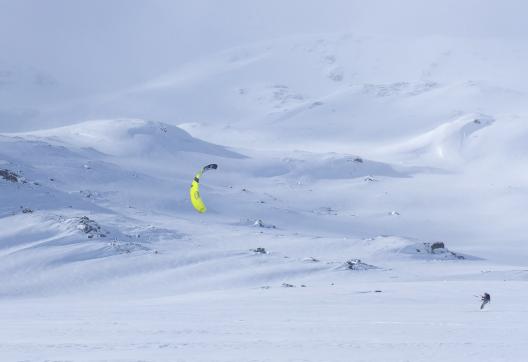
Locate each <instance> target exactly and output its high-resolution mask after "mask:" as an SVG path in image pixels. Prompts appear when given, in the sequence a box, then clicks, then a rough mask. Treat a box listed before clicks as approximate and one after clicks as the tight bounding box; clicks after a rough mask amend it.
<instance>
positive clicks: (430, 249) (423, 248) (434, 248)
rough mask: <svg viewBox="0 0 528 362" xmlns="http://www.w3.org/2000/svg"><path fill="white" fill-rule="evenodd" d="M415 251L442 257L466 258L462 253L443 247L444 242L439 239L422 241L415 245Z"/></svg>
mask: <svg viewBox="0 0 528 362" xmlns="http://www.w3.org/2000/svg"><path fill="white" fill-rule="evenodd" d="M415 250H416V253H421V254H428V255H434V256H435V257H439V258H442V259H466V257H464V256H463V255H460V254H457V253H455V252H452V251H451V250H449V249H447V248H446V247H445V244H444V243H443V242H441V241H437V242H432V243H429V242H424V243H422V244H417V245H416V246H415Z"/></svg>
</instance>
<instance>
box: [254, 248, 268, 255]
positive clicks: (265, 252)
mask: <svg viewBox="0 0 528 362" xmlns="http://www.w3.org/2000/svg"><path fill="white" fill-rule="evenodd" d="M250 251H252V252H254V253H255V254H269V253H268V251H266V249H265V248H256V249H250Z"/></svg>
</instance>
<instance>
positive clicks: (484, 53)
mask: <svg viewBox="0 0 528 362" xmlns="http://www.w3.org/2000/svg"><path fill="white" fill-rule="evenodd" d="M354 4H355V3H354ZM358 4H359V3H358ZM358 4H355V5H354V6H352V5H350V6H351V7H356V8H357V9H358V10H361V9H363V10H364V11H367V8H369V6H370V5H368V6H367V5H364V6H365V7H363V5H361V6H359V5H358ZM414 5H416V6H421V5H419V4H418V3H416V4H414ZM11 6H14V5H11ZM20 6H22V5H20ZM65 6H66V5H65ZM68 6H69V5H68ZM109 6H110V5H109ZM194 6H197V7H199V8H200V6H201V5H200V4H198V5H194ZM241 6H242V7H245V6H247V5H241ZM255 6H256V5H255ZM275 6H278V5H277V4H275V5H273V6H272V4H271V3H270V5H267V6H265V7H263V8H261V6H260V5H259V6H258V7H259V9H261V10H262V11H263V14H266V12H267V11H269V12H272V13H273V11H272V10H273V9H275ZM281 6H283V5H281ZM304 6H306V7H308V8H309V9H312V8H311V7H310V6H311V5H310V6H309V5H303V9H304V10H306V9H308V8H304ZM391 6H392V5H391ZM401 6H402V9H404V10H405V9H406V7H405V6H404V5H401ZM457 6H458V5H457ZM22 7H23V6H22ZM284 7H285V9H284V11H285V13H286V14H289V13H290V11H291V9H290V7H292V5H284ZM214 8H215V9H216V7H214ZM228 8H229V7H228ZM407 8H409V9H414V7H409V5H407ZM211 9H212V8H211ZM479 9H480V8H479ZM113 10H115V9H114V8H113V7H112V8H109V9H108V11H109V13H112V11H113ZM404 10H401V9H400V11H401V12H402V13H403V12H404ZM437 10H438V9H437ZM223 11H224V12H222V13H221V14H219V15H222V14H223V15H225V11H226V10H223ZM306 11H308V10H306ZM413 11H414V10H413ZM424 11H425V10H424ZM482 11H483V10H482V9H480V10H479V12H478V13H480V12H482ZM334 13H335V12H334ZM105 14H106V13H105ZM274 14H275V13H274ZM280 14H282V13H280ZM280 14H276V15H277V16H283V15H284V14H282V15H280ZM107 15H108V14H106V15H105V16H107ZM327 15H328V14H327ZM327 15H324V14H321V16H322V17H325V16H327ZM123 16H132V15H130V14H128V15H126V14H123ZM134 16H136V15H134ZM457 16H458V15H457ZM1 18H2V15H0V19H1ZM140 18H141V17H140ZM191 18H192V16H191ZM315 18H318V17H315ZM391 19H392V17H388V18H387V19H386V20H387V21H388V22H390V21H392V20H391ZM103 20H104V19H103ZM103 20H102V21H103ZM184 20H185V19H184ZM65 21H70V20H68V19H66V20H65ZM182 21H183V20H182ZM186 21H191V20H185V21H184V23H185V22H186ZM233 21H240V20H236V19H235V20H233ZM247 21H249V20H247ZM255 21H257V20H255ZM259 21H260V20H259ZM416 21H417V22H421V21H423V20H420V19H419V18H417V20H416ZM103 23H104V21H103ZM453 23H456V21H455V20H453ZM215 24H216V25H215ZM217 25H218V24H217V23H211V27H212V28H214V27H215V26H217ZM279 25H280V24H279ZM283 25H284V24H283ZM290 25H291V24H290ZM298 25H299V26H300V27H299V28H298V29H305V28H304V25H303V24H298ZM301 25H302V26H301ZM138 26H140V27H141V26H142V25H140V24H138ZM284 26H285V25H284ZM355 26H356V25H355ZM357 26H358V27H359V25H357ZM380 26H381V25H380ZM408 26H409V27H411V26H412V24H408ZM431 26H432V25H431ZM479 26H480V25H479ZM291 27H292V29H293V28H295V29H297V27H294V26H293V25H291ZM279 28H281V27H280V26H279ZM226 29H227V25H226ZM229 29H231V28H229ZM281 29H282V28H281ZM288 29H289V27H288ZM409 29H410V28H409ZM99 31H100V30H97V32H99ZM226 31H227V30H226ZM277 31H278V30H277ZM460 31H461V30H460ZM283 33H284V34H282V33H280V34H275V33H274V34H275V35H279V36H273V37H272V36H262V37H259V36H257V35H258V34H260V35H266V34H267V33H266V34H265V33H264V32H262V31H256V30H255V29H253V30H251V29H248V34H245V35H244V34H237V35H236V36H235V35H231V39H232V41H227V40H225V39H224V40H223V41H222V37H221V34H216V35H215V36H218V43H217V44H216V43H215V44H213V43H214V42H212V41H211V43H210V44H201V48H203V49H200V50H199V51H198V50H195V52H194V53H193V52H192V49H190V48H189V49H188V51H189V54H182V55H181V57H180V58H181V59H180V58H178V61H177V62H176V61H175V62H174V66H172V65H170V66H169V65H166V66H163V67H162V66H159V67H155V69H156V70H157V71H156V72H154V66H153V65H152V66H153V69H138V72H139V71H141V76H140V75H137V76H132V75H130V73H127V71H126V69H124V70H122V73H120V74H121V75H120V76H123V77H124V76H125V75H126V74H129V76H128V77H126V80H123V79H122V80H121V81H118V80H119V79H118V78H119V76H118V75H116V76H115V78H112V77H109V83H111V84H105V85H104V86H103V85H101V86H98V85H97V80H96V79H93V80H90V81H88V80H85V81H83V82H84V83H83V82H81V81H80V79H84V77H87V75H83V77H81V76H80V78H79V84H76V85H75V86H74V85H72V84H70V83H68V82H67V81H66V80H67V77H66V78H65V76H64V74H67V73H68V71H67V70H65V71H64V73H62V72H57V74H55V73H54V72H53V71H48V70H43V69H40V67H38V66H25V65H23V64H18V63H17V62H16V61H11V62H10V61H4V60H1V59H0V95H3V96H5V97H3V98H2V101H1V103H0V130H1V131H2V133H1V134H0V298H1V300H0V304H1V305H0V319H1V321H2V325H3V326H5V328H4V329H3V331H4V332H3V335H2V336H1V337H2V338H1V341H2V342H0V360H2V361H4V360H5V361H115V362H117V361H120V362H122V361H127V362H128V361H130V362H131V361H156V362H159V361H171V362H173V361H193V362H194V361H248V360H252V361H301V360H302V361H318V362H319V361H340V360H343V359H344V358H348V359H350V358H352V359H353V360H357V361H386V360H389V359H390V360H398V361H400V360H401V361H446V360H453V361H524V360H525V356H526V352H527V348H526V343H525V341H524V339H525V338H524V337H525V335H526V334H527V333H528V331H527V327H526V321H527V317H526V311H525V307H524V305H525V304H526V299H527V298H528V293H527V292H526V291H525V289H526V281H527V280H528V272H527V270H528V268H527V266H526V259H527V258H528V249H527V248H526V246H525V243H526V241H525V233H526V227H525V225H526V202H525V201H526V200H525V199H526V197H525V195H526V193H527V191H528V187H527V182H528V177H527V175H528V173H527V166H526V165H527V161H528V159H527V155H528V153H527V151H528V146H527V145H528V144H527V143H526V140H527V137H528V123H527V122H526V115H527V114H528V113H527V112H526V107H525V103H526V102H525V99H526V91H527V88H526V84H528V82H527V79H525V78H526V76H525V75H524V74H525V72H523V69H524V65H525V64H526V60H527V56H528V48H527V47H526V44H525V42H524V41H523V39H524V38H521V39H520V38H517V37H515V36H509V37H485V36H474V35H471V34H458V33H456V32H455V33H453V32H451V31H449V32H444V33H441V34H443V35H439V34H436V32H435V31H432V30H431V31H427V32H424V34H421V33H420V34H418V35H417V34H415V33H413V32H412V31H409V32H408V31H402V29H400V30H399V31H395V32H394V34H392V33H390V32H388V31H385V32H375V31H371V32H370V34H371V35H364V34H361V32H359V31H357V32H350V31H339V32H332V33H328V32H322V31H321V32H310V33H309V32H307V31H299V32H297V31H295V32H294V31H293V30H291V31H290V30H288V31H286V30H284V31H283ZM268 35H269V34H268ZM163 37H165V35H164V36H163ZM246 37H247V39H246ZM198 38H200V37H198ZM1 39H2V36H0V40H1ZM153 39H154V38H153ZM153 39H152V41H154V40H153ZM234 39H238V40H239V41H235V40H234ZM241 39H246V40H248V41H242V40H241ZM92 40H93V39H92ZM190 40H192V39H190ZM190 40H189V41H190ZM257 40H258V41H257ZM174 46H176V44H174ZM183 49H187V48H185V47H181V48H180V49H179V51H180V50H181V52H183ZM171 52H172V50H170V52H169V51H167V56H169V53H171ZM154 56H155V55H154V54H152V57H154ZM72 57H73V56H72ZM13 59H15V58H13ZM113 61H115V59H114V60H112V59H109V60H108V62H109V63H108V64H109V66H110V64H111V63H112V62H113ZM123 61H125V60H123ZM136 61H138V60H137V59H136V60H131V62H136ZM160 62H161V61H160ZM13 64H17V65H13ZM152 64H153V63H152ZM160 64H161V63H160ZM37 65H39V64H37ZM45 65H46V64H45V61H44V60H43V61H42V66H43V67H44V66H45ZM46 68H49V67H44V69H46ZM52 68H53V67H51V68H50V69H52ZM109 69H110V68H109ZM109 69H106V70H105V72H108V71H109ZM114 69H116V68H115V67H114ZM69 72H71V70H70V71H69ZM153 73H155V74H153ZM87 74H91V73H90V72H88V73H87ZM147 75H148V76H147ZM112 79H113V82H115V83H112ZM83 87H85V88H83ZM79 120H82V122H79ZM35 125H38V126H35ZM210 163H216V164H218V166H219V167H218V169H217V170H213V171H210V172H207V173H205V174H204V175H203V177H202V178H201V179H200V185H201V188H200V193H201V196H202V197H203V199H204V201H205V203H206V205H207V208H208V211H207V212H206V213H205V214H199V213H197V212H196V211H195V210H194V209H193V208H192V205H191V203H190V201H189V199H188V192H189V186H190V183H191V181H192V178H193V176H194V174H195V173H196V172H197V171H199V170H200V169H201V167H203V166H204V165H206V164H210ZM484 292H488V293H490V294H491V296H492V303H491V304H490V305H488V306H486V307H485V308H484V309H483V310H482V311H481V310H480V309H479V307H480V301H479V299H478V296H479V295H481V294H482V293H484Z"/></svg>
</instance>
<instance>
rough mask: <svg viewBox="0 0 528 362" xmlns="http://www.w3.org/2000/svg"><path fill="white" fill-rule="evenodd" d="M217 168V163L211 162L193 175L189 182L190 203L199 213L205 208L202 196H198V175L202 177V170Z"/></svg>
mask: <svg viewBox="0 0 528 362" xmlns="http://www.w3.org/2000/svg"><path fill="white" fill-rule="evenodd" d="M217 168H218V165H217V164H215V163H212V164H210V165H207V166H205V167H204V168H202V169H201V170H200V171H199V172H197V173H196V175H195V176H194V180H193V182H192V184H191V188H190V189H189V195H190V196H191V203H192V204H193V206H194V208H195V209H196V211H198V212H199V213H204V212H205V210H207V208H206V207H205V204H204V202H203V200H202V198H201V197H200V177H202V175H203V174H204V172H206V171H209V170H216V169H217Z"/></svg>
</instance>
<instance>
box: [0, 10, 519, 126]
mask: <svg viewBox="0 0 528 362" xmlns="http://www.w3.org/2000/svg"><path fill="white" fill-rule="evenodd" d="M527 10H528V2H526V1H522V0H518V1H513V0H510V1H508V0H439V1H434V0H427V1H424V0H398V1H395V0H385V1H382V0H369V1H365V0H164V1H161V0H148V1H147V0H143V1H140V0H0V65H1V64H17V65H24V66H26V65H27V66H33V67H36V68H38V69H41V70H44V71H46V72H48V73H50V74H52V75H53V77H55V78H56V79H58V80H59V81H60V82H61V83H64V84H68V85H70V86H74V87H75V88H76V89H78V90H79V91H80V92H83V91H84V92H87V93H93V92H105V91H111V90H114V89H119V88H122V87H126V86H128V85H132V84H137V83H138V82H142V81H146V80H148V79H150V78H153V77H156V76H157V75H159V74H163V73H165V72H166V71H168V70H170V69H174V68H175V67H177V66H178V65H180V64H182V63H185V62H188V61H190V60H192V59H195V58H197V57H199V56H204V55H207V54H211V53H214V52H216V51H219V50H222V49H225V48H229V47H232V46H236V45H241V44H245V43H251V42H254V41H257V40H266V39H270V38H277V37H284V36H288V35H292V34H298V33H323V32H355V33H362V34H378V35H379V34H381V35H383V34H390V35H412V36H417V35H418V36H426V35H445V36H454V37H461V36H465V37H487V36H499V37H522V36H524V35H525V34H527V33H528V32H527V29H528V25H527V22H526V19H525V17H526V14H527V13H528V12H527ZM4 102H5V100H4ZM5 106H6V104H5V103H4V104H2V100H1V99H0V109H1V108H2V107H5ZM0 122H1V118H0Z"/></svg>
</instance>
